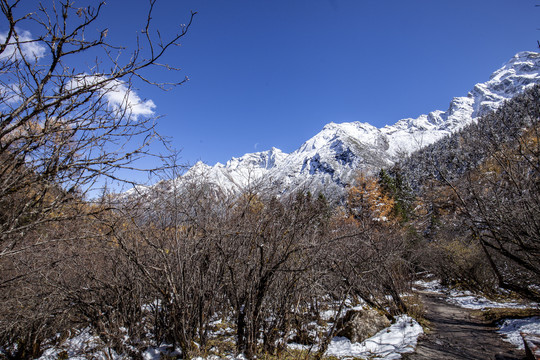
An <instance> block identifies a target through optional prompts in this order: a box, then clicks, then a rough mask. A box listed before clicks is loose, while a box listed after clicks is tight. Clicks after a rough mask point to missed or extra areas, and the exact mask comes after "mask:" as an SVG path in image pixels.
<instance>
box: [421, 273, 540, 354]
mask: <svg viewBox="0 0 540 360" xmlns="http://www.w3.org/2000/svg"><path fill="white" fill-rule="evenodd" d="M415 286H417V287H420V288H423V289H424V290H427V291H430V292H434V293H438V294H441V297H444V298H445V300H446V301H447V302H449V303H451V304H454V305H457V306H460V307H463V308H467V309H474V310H485V309H490V308H491V309H493V308H512V309H525V308H538V307H540V304H538V303H533V302H529V303H526V302H516V301H492V300H489V299H487V298H485V297H483V296H481V295H476V294H473V293H471V292H470V291H461V290H456V289H448V288H445V287H444V286H442V285H441V283H440V282H439V281H438V280H432V281H416V282H415ZM497 332H498V333H499V334H501V335H502V338H503V340H505V341H508V342H509V343H511V344H513V345H514V346H516V347H518V348H519V349H523V348H524V344H523V339H522V337H521V334H520V333H522V332H523V333H530V334H536V335H540V316H533V317H528V318H523V319H506V320H504V321H502V322H501V323H500V325H499V330H498V331H497Z"/></svg>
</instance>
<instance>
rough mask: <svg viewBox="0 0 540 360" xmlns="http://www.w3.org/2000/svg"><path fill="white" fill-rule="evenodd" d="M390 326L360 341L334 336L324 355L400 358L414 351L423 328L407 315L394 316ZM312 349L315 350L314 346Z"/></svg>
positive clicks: (300, 347)
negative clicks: (394, 320)
mask: <svg viewBox="0 0 540 360" xmlns="http://www.w3.org/2000/svg"><path fill="white" fill-rule="evenodd" d="M395 319H396V322H395V323H394V324H392V325H391V326H390V327H388V328H386V329H383V330H381V331H379V332H378V333H377V334H375V335H374V336H372V337H370V338H369V339H366V340H364V341H363V342H361V343H351V341H350V340H349V339H347V338H345V337H339V336H336V337H335V338H333V339H332V341H331V342H330V345H329V346H328V349H327V351H326V353H325V355H329V356H336V357H338V358H352V357H361V358H369V359H400V358H401V354H404V353H409V352H414V349H415V348H416V342H417V340H418V337H419V336H420V335H422V334H423V333H424V330H423V329H422V327H421V326H420V324H418V323H417V322H416V321H415V320H414V319H412V318H411V317H409V316H407V315H401V316H398V317H396V318H395ZM290 347H291V348H295V349H301V350H305V349H308V348H309V346H304V345H298V344H290ZM312 351H317V350H316V349H315V348H313V349H312Z"/></svg>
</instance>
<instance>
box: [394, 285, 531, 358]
mask: <svg viewBox="0 0 540 360" xmlns="http://www.w3.org/2000/svg"><path fill="white" fill-rule="evenodd" d="M419 293H420V296H421V297H422V301H423V302H424V306H425V309H426V319H427V320H428V321H429V322H430V331H429V333H428V334H427V335H424V336H422V337H421V338H420V339H419V341H418V345H417V347H416V352H415V353H413V354H408V355H404V356H403V359H407V360H434V359H437V360H447V359H482V360H484V359H497V360H518V359H519V360H522V359H525V352H524V351H520V350H518V349H516V348H515V347H513V346H512V345H511V344H510V343H507V342H505V341H503V340H502V339H501V336H500V335H499V334H497V333H496V332H495V330H497V329H496V328H495V327H494V326H491V325H490V324H487V323H485V322H484V321H482V319H480V318H478V317H475V316H474V315H473V313H472V311H471V310H468V309H464V308H460V307H457V306H453V305H450V304H448V303H446V302H445V301H444V300H443V299H441V298H440V297H441V295H440V294H435V293H431V292H425V291H420V292H419Z"/></svg>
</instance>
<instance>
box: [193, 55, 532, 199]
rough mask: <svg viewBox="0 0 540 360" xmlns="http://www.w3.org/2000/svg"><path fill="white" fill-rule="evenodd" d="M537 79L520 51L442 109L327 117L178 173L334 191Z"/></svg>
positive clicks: (242, 184)
mask: <svg viewBox="0 0 540 360" xmlns="http://www.w3.org/2000/svg"><path fill="white" fill-rule="evenodd" d="M539 82H540V54H538V53H534V52H521V53H518V54H516V55H515V56H514V57H513V58H512V59H510V61H508V62H507V63H506V64H505V65H504V66H503V67H502V68H500V69H499V70H497V71H495V72H494V73H493V74H492V75H491V77H490V79H489V80H488V81H487V82H484V83H481V84H476V85H475V86H474V87H473V89H472V90H471V91H470V92H469V94H468V95H467V96H465V97H456V98H454V99H453V100H452V101H451V102H450V106H449V107H448V109H447V110H446V111H441V110H435V111H432V112H430V113H429V114H427V115H420V116H419V117H418V118H416V119H402V120H399V121H398V122H396V123H395V124H394V125H391V126H385V127H383V128H376V127H374V126H372V125H370V124H368V123H362V122H350V123H341V124H335V123H329V124H328V125H326V126H325V127H324V128H323V129H322V131H321V132H320V133H318V134H317V135H315V136H314V137H312V138H311V139H309V140H308V141H306V142H305V143H304V144H302V145H301V146H300V147H299V148H298V149H297V150H296V151H294V152H292V153H290V154H285V153H283V152H282V151H280V150H279V149H276V148H272V149H271V150H268V151H264V152H257V153H250V154H246V155H244V156H242V157H239V158H233V159H231V160H229V161H228V162H227V164H225V165H223V164H219V163H218V164H216V165H214V166H208V165H205V164H203V163H201V162H199V163H197V164H195V166H193V168H191V169H190V170H189V171H188V172H187V173H186V174H185V175H184V177H186V178H197V177H204V178H205V179H206V180H207V181H209V182H211V183H213V184H215V185H217V186H219V187H220V188H221V189H223V190H224V191H225V192H227V193H231V194H234V193H237V192H239V191H242V190H245V189H246V188H248V187H250V186H265V187H270V188H272V189H274V190H275V191H277V192H278V193H285V192H289V191H294V190H297V189H310V190H311V191H312V192H318V191H324V192H326V193H329V194H332V193H335V192H340V190H341V189H343V187H344V186H345V185H347V184H348V183H349V182H350V181H351V179H352V177H353V176H354V175H355V174H356V173H357V172H358V171H366V172H371V171H377V170H379V169H380V168H383V167H387V166H390V165H392V164H393V163H394V162H395V161H397V160H398V159H399V158H400V157H402V156H405V155H407V154H409V153H411V152H413V151H415V150H418V149H420V148H422V147H424V146H426V145H429V144H432V143H434V142H435V141H437V140H439V139H441V138H443V137H444V136H446V135H449V134H451V133H452V132H454V131H456V130H458V129H461V128H462V127H464V126H466V125H467V124H469V123H471V122H473V121H475V119H477V118H478V117H479V116H482V115H483V114H485V113H487V112H489V111H492V110H495V109H497V108H498V107H499V106H500V105H501V104H502V103H503V101H504V100H507V99H510V98H512V97H513V96H515V95H517V94H519V93H521V92H523V91H524V90H525V89H527V88H528V87H530V86H532V85H534V84H536V83H539Z"/></svg>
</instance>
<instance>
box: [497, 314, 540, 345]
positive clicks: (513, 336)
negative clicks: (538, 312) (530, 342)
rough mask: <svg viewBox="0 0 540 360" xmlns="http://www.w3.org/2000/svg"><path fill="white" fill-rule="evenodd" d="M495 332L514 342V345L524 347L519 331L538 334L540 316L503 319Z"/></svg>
mask: <svg viewBox="0 0 540 360" xmlns="http://www.w3.org/2000/svg"><path fill="white" fill-rule="evenodd" d="M497 332H498V333H499V334H501V335H503V339H504V340H505V341H508V342H509V343H512V344H514V346H516V347H518V348H520V349H524V344H523V339H522V338H521V335H520V333H522V332H523V333H528V334H536V335H540V316H533V317H530V318H525V319H507V320H504V321H503V322H502V323H501V325H500V329H499V330H498V331H497Z"/></svg>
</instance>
